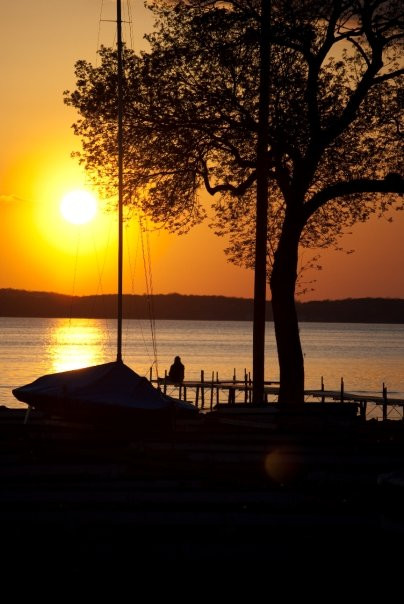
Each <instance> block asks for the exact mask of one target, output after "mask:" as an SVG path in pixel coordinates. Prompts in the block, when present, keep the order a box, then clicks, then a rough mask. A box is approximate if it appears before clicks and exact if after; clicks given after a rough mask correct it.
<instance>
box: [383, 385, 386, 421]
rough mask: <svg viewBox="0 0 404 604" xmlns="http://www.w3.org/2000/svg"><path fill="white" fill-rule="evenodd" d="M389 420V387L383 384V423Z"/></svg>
mask: <svg viewBox="0 0 404 604" xmlns="http://www.w3.org/2000/svg"><path fill="white" fill-rule="evenodd" d="M386 420H387V386H386V385H385V383H384V382H383V421H386Z"/></svg>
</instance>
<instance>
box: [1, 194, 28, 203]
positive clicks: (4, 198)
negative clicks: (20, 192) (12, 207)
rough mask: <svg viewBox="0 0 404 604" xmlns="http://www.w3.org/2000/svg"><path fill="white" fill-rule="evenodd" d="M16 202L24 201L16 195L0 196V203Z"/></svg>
mask: <svg viewBox="0 0 404 604" xmlns="http://www.w3.org/2000/svg"><path fill="white" fill-rule="evenodd" d="M16 201H24V200H23V199H22V198H21V197H18V196H17V195H2V194H0V203H14V202H16Z"/></svg>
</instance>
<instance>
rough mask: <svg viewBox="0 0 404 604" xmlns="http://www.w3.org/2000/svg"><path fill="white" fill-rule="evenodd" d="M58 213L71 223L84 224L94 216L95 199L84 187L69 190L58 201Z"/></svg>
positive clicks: (95, 211) (95, 210)
mask: <svg viewBox="0 0 404 604" xmlns="http://www.w3.org/2000/svg"><path fill="white" fill-rule="evenodd" d="M60 213H61V214H62V216H63V218H64V219H65V220H67V221H68V222H71V223H72V224H85V223H86V222H90V220H92V219H93V218H94V217H95V215H96V213H97V200H96V198H95V197H94V195H93V194H92V193H90V192H89V191H85V190H84V189H77V190H75V191H70V192H69V193H66V195H64V196H63V198H62V200H61V202H60Z"/></svg>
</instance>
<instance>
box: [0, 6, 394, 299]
mask: <svg viewBox="0 0 404 604" xmlns="http://www.w3.org/2000/svg"><path fill="white" fill-rule="evenodd" d="M99 4H100V2H98V0H97V2H95V1H93V0H91V1H89V2H84V3H83V2H79V1H78V0H71V2H69V3H67V4H66V3H55V11H49V10H48V8H47V3H42V4H41V5H40V6H39V5H38V4H37V3H33V2H29V1H28V0H21V1H20V2H18V3H7V4H6V5H5V6H4V10H3V13H2V19H1V22H0V29H1V36H0V46H1V50H2V53H3V56H9V55H10V48H13V49H14V51H13V56H12V60H9V61H5V62H4V66H3V74H2V77H3V80H4V82H7V83H8V85H7V86H4V90H2V95H1V98H0V109H1V114H2V116H5V119H3V120H2V123H1V124H0V129H1V135H2V142H3V144H2V147H1V149H0V176H1V178H0V182H1V189H0V218H1V221H2V226H3V229H2V239H1V243H0V253H1V255H2V258H4V259H7V261H5V262H3V264H2V270H1V274H0V287H3V288H9V287H11V288H16V289H31V290H41V291H57V292H61V293H68V294H71V293H72V287H73V286H72V283H73V281H74V284H75V285H74V293H75V294H94V293H96V292H100V291H103V292H114V291H115V289H116V245H117V242H116V231H117V228H116V215H115V212H114V211H113V203H111V204H110V206H111V207H108V208H106V209H104V207H103V206H104V204H101V200H100V201H99V202H98V209H97V213H96V215H95V217H94V218H93V220H90V222H87V223H86V224H82V226H81V225H80V224H78V222H77V221H69V220H66V219H65V218H64V217H62V215H61V212H60V203H61V200H62V198H63V196H64V195H65V194H66V193H67V192H69V191H73V190H85V189H86V188H87V187H88V182H89V181H88V177H87V176H86V175H85V173H84V168H83V166H82V165H80V164H79V162H78V161H77V159H72V158H71V153H72V152H75V151H79V150H80V141H79V140H78V138H77V137H75V136H74V133H73V130H72V129H71V125H72V123H73V122H74V121H75V120H76V119H77V117H78V116H77V114H76V112H75V111H74V110H73V109H72V108H69V107H66V106H65V105H64V104H63V95H62V92H63V90H66V89H69V90H73V89H74V86H75V76H74V63H75V61H76V60H77V59H81V58H82V59H86V60H89V61H91V62H93V63H94V62H96V51H97V48H98V46H99V44H105V45H106V46H111V45H113V44H114V43H115V24H114V23H113V20H114V18H115V13H114V8H115V4H114V3H112V2H111V3H104V6H105V7H106V8H108V10H110V13H108V14H105V15H104V16H105V18H106V19H107V21H103V22H102V23H101V31H100V32H99V12H100V11H99V8H100V7H99ZM56 5H57V6H56ZM78 15H79V18H77V16H78ZM16 23H18V28H19V32H20V36H21V39H20V42H19V44H18V45H17V46H16V45H15V28H14V27H11V25H10V24H16ZM152 23H153V18H152V15H151V13H150V11H147V10H146V9H145V8H144V7H143V3H141V2H140V3H137V6H136V27H135V28H134V32H133V33H134V36H135V40H134V47H135V50H137V51H140V50H141V49H143V50H145V49H146V48H147V45H146V43H145V41H144V40H143V34H144V33H147V32H151V31H152ZM43 32H48V33H50V34H51V35H50V36H45V37H44V36H43ZM145 45H146V46H145ZM28 55H29V57H30V60H29V61H27V56H28ZM90 192H91V190H90ZM92 192H93V193H95V192H96V191H95V190H94V191H92ZM203 195H205V194H204V193H201V196H203ZM205 199H206V204H209V203H211V202H212V198H211V197H210V196H209V195H208V194H206V195H205ZM205 199H204V200H205ZM214 201H216V199H215V200H214ZM105 205H107V204H106V203H105ZM107 210H109V211H107ZM391 216H392V217H393V219H394V222H393V223H392V224H390V223H389V222H387V220H384V219H382V220H378V219H377V217H376V216H375V217H374V218H372V219H371V220H370V221H369V222H368V223H359V224H357V225H355V227H354V228H353V229H352V232H353V235H351V236H347V237H345V238H344V239H343V240H342V241H341V247H343V248H344V249H346V250H350V249H352V248H354V249H355V253H354V254H349V255H347V254H344V253H341V252H337V251H334V250H333V249H329V250H319V252H320V253H321V259H320V264H321V266H322V269H323V270H322V271H320V272H319V271H307V272H306V273H305V274H304V275H303V281H304V284H305V286H306V287H307V293H306V294H305V295H304V296H302V298H303V299H324V298H331V299H335V298H345V297H366V296H373V297H384V296H388V297H403V296H404V280H403V279H402V274H403V261H402V258H403V253H404V252H403V245H404V238H403V236H402V233H403V229H404V212H392V213H391ZM150 245H151V253H152V260H153V283H154V289H155V292H156V293H170V292H180V293H183V294H215V295H225V296H240V297H252V296H253V274H252V271H248V270H244V269H241V268H239V267H237V266H235V265H232V264H230V263H228V262H227V259H226V256H225V254H224V251H223V250H224V248H225V247H227V245H228V241H225V240H224V238H220V237H217V236H215V234H214V232H213V230H212V229H210V228H209V226H208V224H207V222H205V223H204V224H201V225H198V226H196V227H194V228H193V229H191V231H190V232H189V233H188V234H187V235H185V236H181V237H179V236H178V235H175V234H169V233H167V232H163V231H162V230H159V231H155V232H152V233H150ZM137 249H138V229H137V228H135V226H133V227H131V230H130V232H129V233H128V232H127V229H125V253H130V254H131V255H132V256H131V262H132V264H133V266H134V267H135V268H136V278H135V280H134V281H133V283H134V285H133V286H132V277H131V275H130V274H129V271H128V274H127V275H126V276H125V277H124V289H125V291H128V292H131V291H132V287H133V289H134V291H135V293H143V292H144V291H145V285H144V277H143V272H142V270H143V269H142V266H141V264H142V263H141V262H140V261H139V258H140V254H139V253H138V255H137V258H138V261H137V264H136V262H135V260H136V253H137V252H136V250H137ZM139 249H140V247H139ZM314 253H316V252H314ZM310 256H311V253H310V251H307V252H305V255H304V258H305V259H308V258H310ZM76 258H77V261H76ZM76 262H77V269H76V268H75V267H76ZM135 265H136V266H135ZM129 266H130V262H129V260H128V259H127V258H125V262H124V269H125V270H128V268H127V267H129ZM140 273H141V274H140ZM74 275H76V278H75V280H74ZM313 280H316V281H315V283H311V282H312V281H313ZM311 288H314V291H312V289H311Z"/></svg>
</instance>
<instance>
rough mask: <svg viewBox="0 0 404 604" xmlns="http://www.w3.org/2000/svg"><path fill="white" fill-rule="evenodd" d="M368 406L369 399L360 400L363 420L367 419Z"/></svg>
mask: <svg viewBox="0 0 404 604" xmlns="http://www.w3.org/2000/svg"><path fill="white" fill-rule="evenodd" d="M366 407H367V401H360V402H359V412H360V417H361V419H362V420H363V421H365V420H366Z"/></svg>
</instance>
